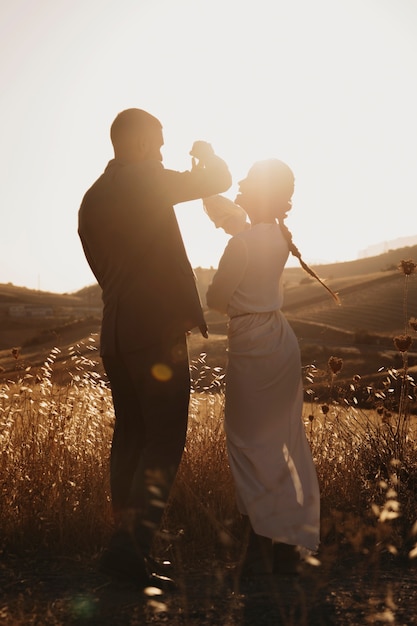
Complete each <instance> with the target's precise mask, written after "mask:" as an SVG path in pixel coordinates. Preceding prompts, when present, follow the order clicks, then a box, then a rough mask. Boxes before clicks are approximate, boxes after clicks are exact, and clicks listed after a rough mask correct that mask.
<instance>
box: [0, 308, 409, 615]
mask: <svg viewBox="0 0 417 626" xmlns="http://www.w3.org/2000/svg"><path fill="white" fill-rule="evenodd" d="M414 319H415V318H414ZM413 330H414V331H415V330H416V328H414V327H413ZM407 337H408V335H406V329H405V334H404V336H401V337H397V338H396V345H397V347H398V350H399V353H400V354H401V358H402V365H403V367H402V368H399V369H397V370H394V369H390V370H388V371H386V372H385V384H384V385H383V387H382V389H376V388H373V387H366V386H365V387H364V386H363V384H362V381H361V379H360V377H359V376H358V377H356V378H354V379H353V380H352V382H351V383H349V385H348V386H347V387H346V386H345V387H342V386H340V385H339V384H338V376H339V375H340V371H341V369H342V368H343V360H342V359H341V358H340V357H339V356H333V357H331V358H330V359H329V361H328V364H327V365H328V368H327V369H326V370H323V371H319V370H318V369H317V368H316V367H313V366H309V367H307V368H306V370H305V387H306V390H307V392H308V393H309V397H310V399H311V400H310V402H309V403H306V404H305V407H304V415H303V419H304V422H305V427H306V432H307V435H308V438H309V440H310V444H311V448H312V451H313V456H314V459H315V463H316V467H317V472H318V476H319V482H320V488H321V496H322V519H321V524H322V528H321V531H322V544H321V549H320V552H319V554H318V555H317V557H318V558H317V560H316V561H315V567H317V572H319V575H318V578H320V576H321V579H322V580H326V577H328V575H329V572H331V571H332V569H334V567H337V565H338V563H340V562H341V560H343V559H345V558H354V559H355V562H356V563H360V564H365V565H364V567H365V568H367V571H369V568H372V572H373V573H374V574H375V573H376V572H377V571H380V570H382V569H383V568H386V567H387V563H389V562H391V561H389V559H394V560H396V561H397V562H398V563H403V564H410V563H413V562H414V559H415V558H416V556H417V513H416V511H417V495H416V494H417V489H416V488H417V458H416V454H415V451H416V448H417V432H416V420H415V418H414V417H413V416H412V415H411V413H410V406H411V404H412V402H415V381H414V378H413V377H412V376H411V375H410V372H409V369H408V362H407V353H408V348H409V346H410V345H411V344H410V341H409V340H408V339H407ZM86 348H88V350H86ZM95 350H96V347H95V342H94V340H93V338H91V342H90V343H89V344H88V345H87V346H86V345H80V344H78V345H75V346H73V347H71V348H70V349H69V352H68V355H66V360H67V370H68V374H70V376H71V380H70V382H69V383H68V384H64V385H62V384H57V383H56V382H54V376H53V373H54V366H55V363H56V361H57V360H58V358H60V360H61V363H60V371H62V354H60V351H59V349H58V348H54V349H53V350H52V351H51V353H50V355H49V356H48V358H47V359H46V360H45V363H44V365H43V367H42V368H41V370H40V371H39V372H38V373H37V374H36V375H33V374H32V372H31V369H30V368H29V367H28V368H26V369H23V370H22V371H21V375H20V379H19V380H18V381H17V382H13V383H12V382H10V383H7V382H5V383H3V384H2V386H1V387H0V446H1V448H0V450H1V452H0V454H1V456H0V476H1V483H0V529H1V530H0V533H1V535H0V549H1V550H3V551H4V553H5V554H24V553H27V551H32V552H33V551H34V550H36V551H37V553H39V552H40V553H44V554H47V553H49V554H50V553H54V554H61V555H71V557H74V555H77V554H83V555H84V557H85V556H86V555H87V557H88V556H90V557H91V556H93V555H94V554H95V553H97V551H98V550H99V548H100V546H102V545H103V544H104V543H105V542H106V540H107V537H108V535H109V533H110V530H111V512H110V502H109V484H108V474H109V472H108V459H109V451H110V442H111V435H112V426H113V419H114V417H113V408H112V402H111V396H110V392H109V389H108V387H107V385H106V383H105V381H104V380H103V379H102V377H101V376H100V374H99V367H98V364H97V362H96V360H95V356H96V352H95ZM86 353H87V354H88V355H89V356H91V358H87V356H86ZM192 373H193V381H194V391H193V393H192V397H191V404H190V419H189V431H188V438H187V444H186V450H185V453H184V456H183V461H182V463H181V466H180V470H179V474H178V478H177V481H176V484H175V488H174V492H173V497H172V500H171V502H170V505H169V507H168V509H167V511H166V515H165V518H164V527H165V530H166V531H167V533H166V537H165V538H164V539H162V540H161V546H160V548H161V549H165V547H166V545H167V544H168V545H170V544H171V547H172V548H173V550H174V551H175V552H176V555H177V557H178V559H179V560H180V561H181V562H182V563H183V564H184V566H188V567H198V566H201V564H204V563H207V562H210V563H211V564H213V563H217V564H219V567H221V564H223V566H225V565H227V564H228V563H231V562H234V561H235V560H236V559H237V557H238V555H239V553H240V549H241V543H242V534H243V533H242V521H241V519H240V517H239V514H238V512H237V510H236V507H235V501H234V489H233V481H232V479H231V475H230V472H229V468H228V464H227V456H226V448H225V438H224V432H223V405H224V389H223V371H222V370H221V369H220V368H214V367H213V366H212V364H210V365H209V364H207V357H206V355H205V354H201V355H200V356H199V357H198V358H197V359H195V360H194V361H193V363H192ZM320 376H321V378H322V383H323V384H322V385H321V387H320V390H321V391H320V393H322V390H323V389H325V393H323V395H318V393H317V388H316V387H315V379H316V378H317V377H320ZM61 378H62V377H61ZM364 396H366V397H367V399H368V403H367V406H368V407H369V408H361V406H362V403H361V402H359V401H358V398H362V399H363V397H364ZM387 559H388V560H387ZM392 606H394V604H393V603H392ZM392 606H391V605H390V606H388V608H387V606H385V609H384V610H385V611H388V612H386V613H385V614H384V613H383V612H380V613H378V615H382V616H383V615H385V616H386V619H385V618H384V619H382V618H381V619H380V620H379V621H381V620H382V621H384V620H385V622H387V623H388V622H391V623H394V621H393V619H391V618H393V615H394V613H395V611H394V609H393V608H392ZM348 607H349V602H347V604H346V605H345V609H347V608H348ZM375 611H376V609H375ZM3 614H4V615H9V614H10V613H9V612H8V609H7V606H6V605H2V604H1V602H0V615H3ZM368 615H369V611H368ZM375 615H377V613H376V612H375V613H374V616H375ZM387 616H388V617H387ZM388 618H389V619H388ZM25 620H26V621H25ZM374 621H375V620H374ZM376 621H378V620H376ZM8 623H15V624H23V623H32V622H29V620H28V619H27V616H26V617H25V616H22V617H21V618H20V617H19V619H17V618H15V619H14V621H10V622H8ZM39 623H40V622H39ZM51 623H52V622H51ZM54 623H55V622H54ZM56 623H59V622H58V621H57V622H56ZM127 623H128V622H127ZM181 623H182V622H181ZM286 623H287V624H290V623H295V622H290V621H287V622H286ZM297 623H299V624H303V626H304V624H307V623H308V622H307V621H305V622H301V621H299V622H297ZM340 623H344V624H345V623H346V624H348V623H349V622H348V621H346V622H340ZM352 623H353V622H352ZM410 623H411V622H410Z"/></svg>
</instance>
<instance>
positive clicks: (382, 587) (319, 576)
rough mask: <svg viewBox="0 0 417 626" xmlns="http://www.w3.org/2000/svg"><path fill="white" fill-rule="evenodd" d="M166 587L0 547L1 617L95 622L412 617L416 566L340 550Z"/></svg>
mask: <svg viewBox="0 0 417 626" xmlns="http://www.w3.org/2000/svg"><path fill="white" fill-rule="evenodd" d="M177 582H178V589H177V590H176V591H175V592H170V593H164V594H162V595H154V592H152V590H149V591H148V592H144V591H143V590H139V589H136V588H135V587H134V586H130V585H128V584H120V583H118V584H116V583H114V582H111V581H110V580H109V579H108V578H106V577H105V576H104V575H103V574H100V573H99V572H98V568H97V557H96V556H95V557H91V558H80V557H78V558H68V557H67V558H64V557H60V558H52V557H51V556H49V557H47V556H45V557H44V558H41V555H39V554H38V555H33V554H31V555H26V556H22V555H20V556H19V557H17V556H12V555H8V556H7V555H4V554H3V558H2V560H1V565H0V623H1V624H4V625H5V626H11V625H13V626H17V625H24V626H26V625H30V624H33V625H36V626H38V625H39V626H49V625H54V626H57V625H67V624H68V625H94V626H142V625H152V626H155V625H167V624H168V625H169V626H197V625H198V626H209V625H210V626H295V625H297V626H324V625H325V626H339V625H340V626H364V625H366V624H395V625H396V626H400V625H401V626H412V625H413V624H417V582H416V570H415V569H413V568H411V567H410V566H409V565H407V564H404V565H401V564H399V563H394V562H393V563H386V564H381V563H379V565H378V568H377V569H375V568H372V567H369V566H367V565H365V564H362V565H361V564H360V562H358V561H357V560H354V559H349V558H346V559H343V561H342V562H340V563H338V564H336V565H335V564H333V565H332V567H331V568H326V567H323V566H321V567H314V566H310V565H306V566H305V568H304V570H303V571H302V573H301V575H300V576H298V577H295V578H292V577H280V578H279V577H259V578H258V579H255V580H250V581H247V582H245V583H243V582H239V579H238V577H237V576H236V573H235V572H234V570H233V569H227V568H225V567H224V566H222V567H216V566H213V565H210V564H205V565H202V567H201V568H197V569H192V570H191V569H190V570H188V571H182V572H179V575H178V576H177Z"/></svg>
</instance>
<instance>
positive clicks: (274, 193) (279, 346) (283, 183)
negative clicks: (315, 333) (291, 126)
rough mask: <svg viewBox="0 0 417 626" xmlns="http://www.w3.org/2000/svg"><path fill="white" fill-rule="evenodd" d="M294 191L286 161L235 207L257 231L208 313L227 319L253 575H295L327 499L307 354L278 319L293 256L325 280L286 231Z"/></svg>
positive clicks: (234, 452) (229, 424) (242, 187)
mask: <svg viewBox="0 0 417 626" xmlns="http://www.w3.org/2000/svg"><path fill="white" fill-rule="evenodd" d="M293 191H294V175H293V173H292V171H291V169H290V168H289V167H288V166H287V165H286V164H285V163H283V162H282V161H279V160H278V159H270V160H267V161H260V162H258V163H255V164H254V165H253V167H252V168H251V169H250V170H249V173H248V175H247V177H246V178H245V179H244V180H242V181H241V182H240V183H239V194H238V196H237V198H236V200H235V202H236V204H238V205H239V206H240V207H241V208H243V209H244V211H246V213H247V215H248V216H249V219H250V222H251V227H250V228H248V229H243V230H242V231H241V232H239V233H238V234H236V235H235V236H233V237H232V238H231V239H230V240H229V243H228V245H227V246H226V249H225V251H224V254H223V256H222V258H221V260H220V263H219V267H218V270H217V272H216V274H215V276H214V277H213V282H212V284H211V285H210V287H209V289H208V292H207V304H208V306H209V307H210V308H211V309H215V310H217V311H220V312H223V313H227V315H228V316H229V319H230V321H229V330H228V346H229V347H228V352H229V357H228V365H227V374H226V402H225V432H226V437H227V449H228V456H229V461H230V467H231V471H232V474H233V477H234V480H235V485H236V492H237V503H238V507H239V510H240V512H241V513H242V514H243V515H246V516H247V517H248V520H249V522H250V535H249V543H248V548H247V552H246V557H245V560H244V563H243V571H244V573H247V574H251V573H271V572H274V573H283V574H286V573H289V574H291V573H296V572H297V571H298V564H299V562H300V548H304V549H306V550H307V551H315V550H317V547H318V544H319V523H320V493H319V486H318V481H317V476H316V471H315V467H314V463H313V459H312V455H311V451H310V448H309V445H308V442H307V438H306V435H305V431H304V426H303V422H302V408H303V387H302V378H301V359H300V350H299V346H298V342H297V338H296V336H295V334H294V332H293V331H292V329H291V327H290V325H289V324H288V322H287V320H286V319H285V317H284V316H283V314H282V312H281V307H282V304H283V285H282V273H283V270H284V266H285V263H286V261H287V259H288V255H289V252H290V251H291V252H292V253H293V254H295V255H296V256H297V257H298V258H299V259H300V262H301V264H302V266H303V267H304V269H306V270H307V271H308V272H309V273H311V274H312V275H313V276H314V277H315V278H317V279H318V280H320V279H319V278H318V277H317V276H316V274H315V273H314V272H313V271H312V270H311V269H310V268H309V267H308V266H307V265H306V264H305V263H304V262H303V261H302V259H301V257H300V253H299V252H298V250H297V248H296V247H295V246H294V244H293V243H292V237H291V234H290V232H289V230H288V228H287V227H286V226H285V224H284V220H285V218H286V216H287V213H288V211H289V210H290V209H291V197H292V195H293ZM320 282H321V281H320ZM325 287H326V289H328V287H327V286H325ZM332 295H333V296H334V297H335V298H337V296H335V294H332Z"/></svg>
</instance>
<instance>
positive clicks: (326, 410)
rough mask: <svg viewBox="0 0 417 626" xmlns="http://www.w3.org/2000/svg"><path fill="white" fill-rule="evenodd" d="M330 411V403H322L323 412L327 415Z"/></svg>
mask: <svg viewBox="0 0 417 626" xmlns="http://www.w3.org/2000/svg"><path fill="white" fill-rule="evenodd" d="M329 411H330V407H329V405H328V404H322V405H321V412H322V413H323V415H327V413H328V412H329Z"/></svg>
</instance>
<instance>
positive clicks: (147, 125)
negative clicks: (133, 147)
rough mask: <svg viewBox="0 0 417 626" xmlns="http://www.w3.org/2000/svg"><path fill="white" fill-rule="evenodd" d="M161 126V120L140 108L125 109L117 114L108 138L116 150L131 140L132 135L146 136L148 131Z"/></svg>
mask: <svg viewBox="0 0 417 626" xmlns="http://www.w3.org/2000/svg"><path fill="white" fill-rule="evenodd" d="M161 128H162V124H161V122H160V121H159V120H158V119H157V118H156V117H154V116H153V115H151V114H150V113H148V112H147V111H143V110H142V109H126V110H125V111H122V112H121V113H119V114H118V115H117V117H116V118H115V120H114V122H113V124H112V125H111V128H110V139H111V142H112V144H113V147H114V149H115V150H116V149H117V148H118V147H119V146H123V145H125V144H126V143H128V142H129V141H131V139H132V136H135V137H138V136H141V135H144V136H146V135H147V134H148V132H149V131H152V130H155V129H158V130H160V129H161Z"/></svg>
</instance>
